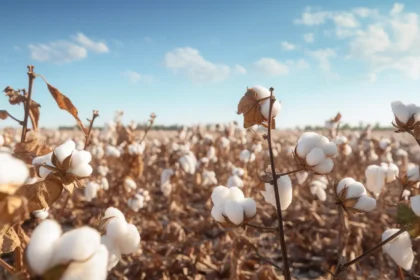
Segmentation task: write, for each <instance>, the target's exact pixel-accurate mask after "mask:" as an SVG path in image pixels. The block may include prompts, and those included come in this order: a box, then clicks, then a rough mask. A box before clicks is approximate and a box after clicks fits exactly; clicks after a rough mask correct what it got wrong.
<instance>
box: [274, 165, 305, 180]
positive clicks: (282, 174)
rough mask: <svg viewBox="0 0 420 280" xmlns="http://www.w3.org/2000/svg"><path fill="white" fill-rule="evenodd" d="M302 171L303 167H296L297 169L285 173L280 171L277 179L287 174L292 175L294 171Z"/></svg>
mask: <svg viewBox="0 0 420 280" xmlns="http://www.w3.org/2000/svg"><path fill="white" fill-rule="evenodd" d="M300 171H302V169H301V168H299V169H296V170H292V171H288V172H284V173H280V174H276V179H278V178H280V177H283V176H286V175H290V174H293V173H297V172H300Z"/></svg>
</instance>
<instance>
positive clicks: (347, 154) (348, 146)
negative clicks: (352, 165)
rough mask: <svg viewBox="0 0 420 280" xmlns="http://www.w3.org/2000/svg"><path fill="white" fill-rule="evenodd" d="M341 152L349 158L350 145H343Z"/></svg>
mask: <svg viewBox="0 0 420 280" xmlns="http://www.w3.org/2000/svg"><path fill="white" fill-rule="evenodd" d="M342 152H343V155H345V156H349V155H350V154H351V152H352V148H351V147H350V145H344V147H343V151H342Z"/></svg>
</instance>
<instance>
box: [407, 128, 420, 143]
mask: <svg viewBox="0 0 420 280" xmlns="http://www.w3.org/2000/svg"><path fill="white" fill-rule="evenodd" d="M407 132H408V133H409V134H410V135H411V136H413V137H414V140H416V142H417V144H418V145H419V146H420V139H417V138H416V136H415V135H414V133H413V132H412V131H410V130H407Z"/></svg>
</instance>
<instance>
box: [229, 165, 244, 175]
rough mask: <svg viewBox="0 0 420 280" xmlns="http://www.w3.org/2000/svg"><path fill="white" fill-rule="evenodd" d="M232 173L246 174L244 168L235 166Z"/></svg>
mask: <svg viewBox="0 0 420 280" xmlns="http://www.w3.org/2000/svg"><path fill="white" fill-rule="evenodd" d="M232 175H238V176H240V177H242V176H244V175H245V170H244V169H243V168H238V167H235V168H233V170H232Z"/></svg>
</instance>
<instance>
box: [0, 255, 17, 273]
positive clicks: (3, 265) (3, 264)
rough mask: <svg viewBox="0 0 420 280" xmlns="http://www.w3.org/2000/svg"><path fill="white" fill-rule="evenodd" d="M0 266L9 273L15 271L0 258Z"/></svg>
mask: <svg viewBox="0 0 420 280" xmlns="http://www.w3.org/2000/svg"><path fill="white" fill-rule="evenodd" d="M0 266H1V267H3V268H4V269H5V270H6V271H7V272H9V273H15V269H14V268H13V266H11V265H10V264H8V263H7V262H6V261H5V260H3V259H2V258H0Z"/></svg>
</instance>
